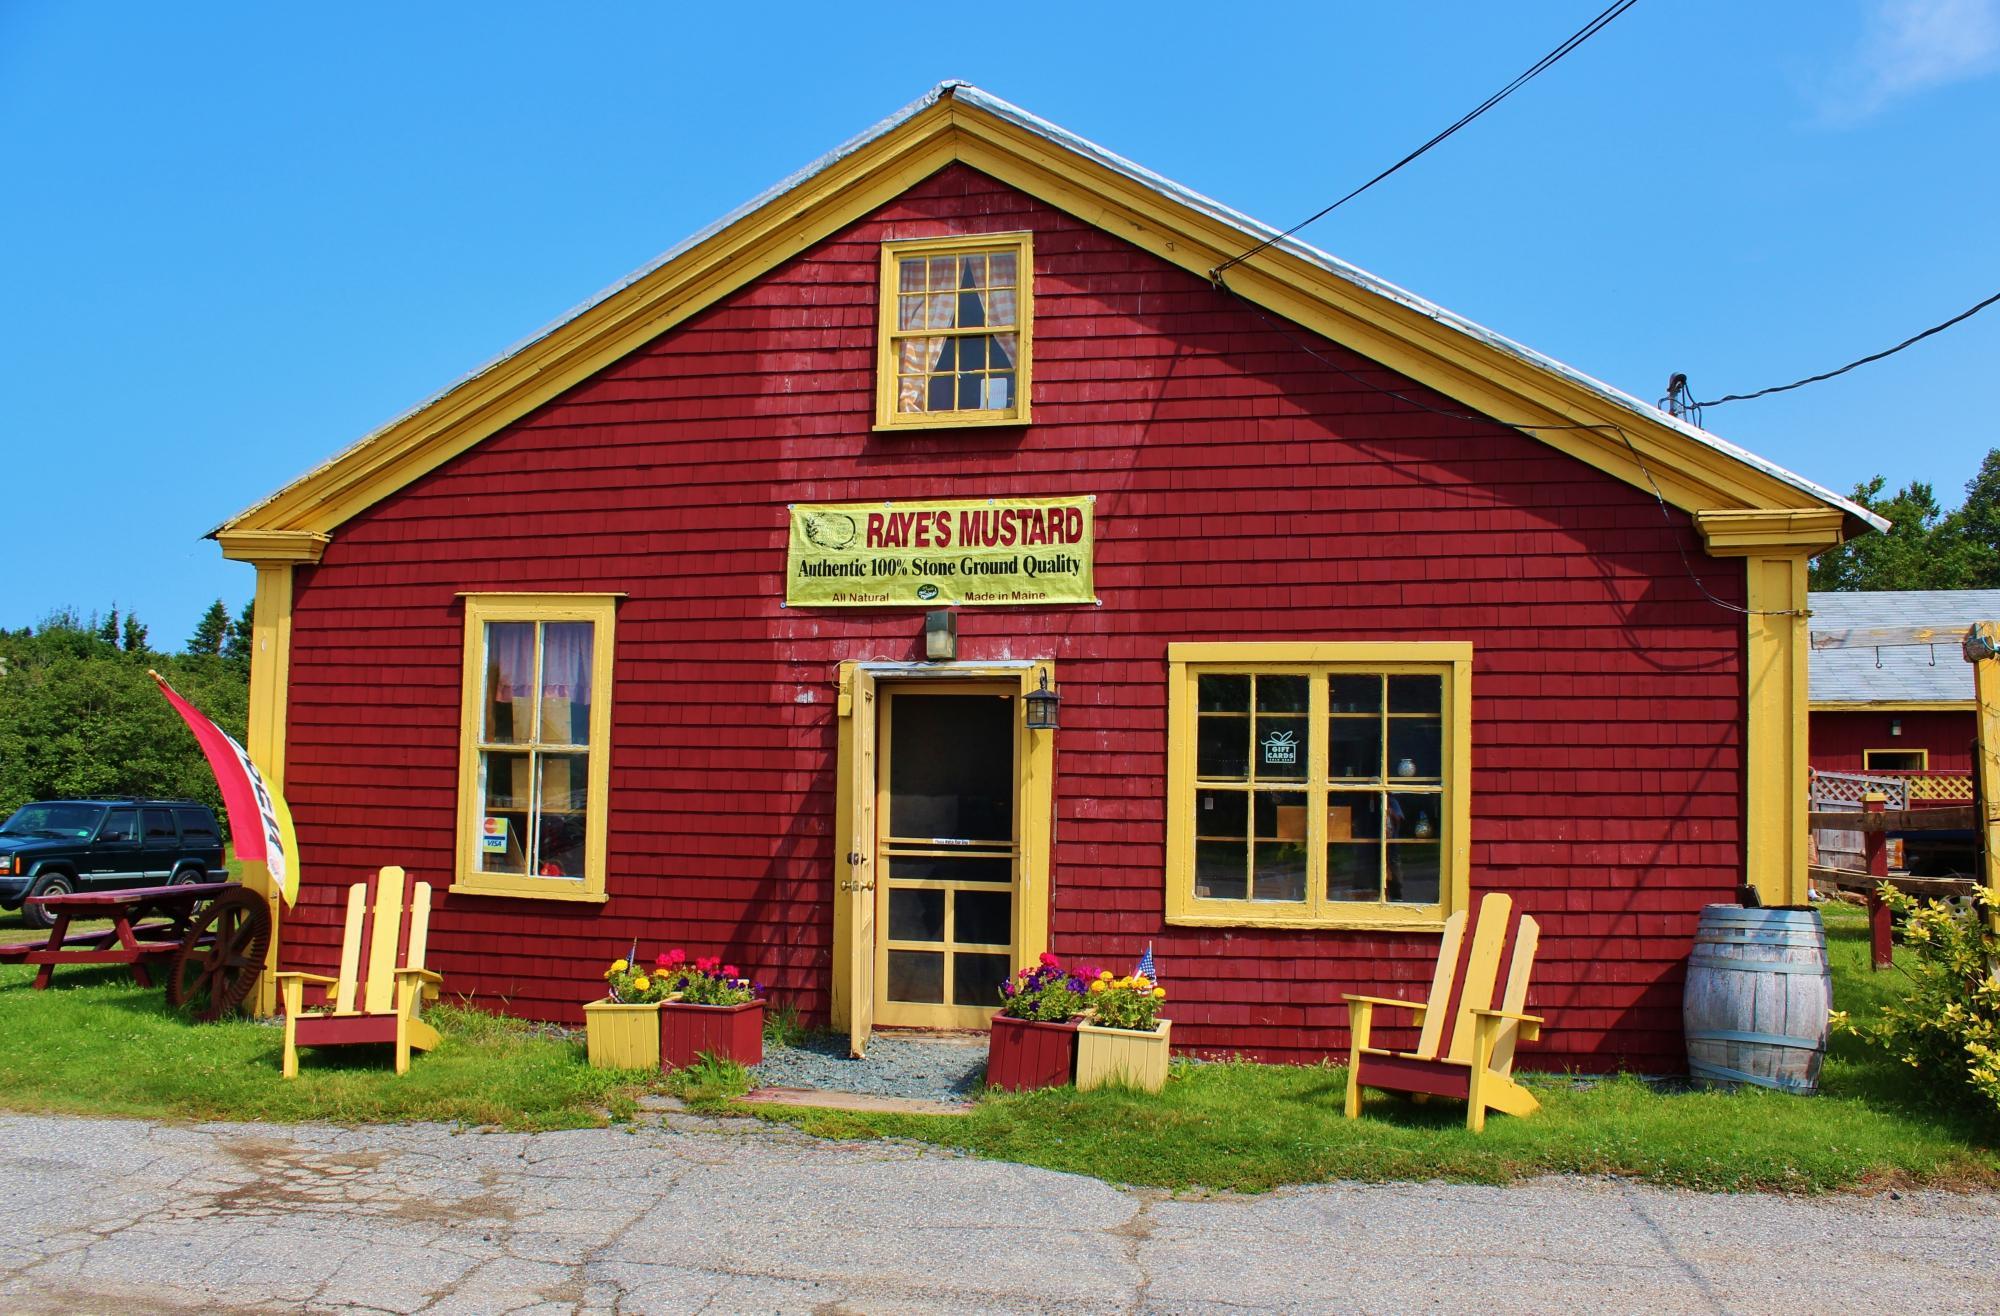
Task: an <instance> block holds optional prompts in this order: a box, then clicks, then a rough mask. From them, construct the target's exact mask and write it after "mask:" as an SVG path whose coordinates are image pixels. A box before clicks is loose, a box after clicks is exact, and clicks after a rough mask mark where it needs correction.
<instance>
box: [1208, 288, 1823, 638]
mask: <svg viewBox="0 0 2000 1316" xmlns="http://www.w3.org/2000/svg"><path fill="white" fill-rule="evenodd" d="M1220 286H1221V288H1222V291H1224V292H1226V293H1228V294H1229V295H1230V296H1232V297H1235V298H1237V299H1238V300H1240V301H1241V302H1242V303H1243V304H1244V305H1245V306H1247V307H1249V308H1250V311H1251V313H1252V314H1253V315H1255V316H1256V317H1257V318H1258V319H1259V320H1262V321H1263V322H1264V323H1265V324H1266V325H1267V326H1269V327H1270V328H1271V329H1273V330H1275V331H1277V333H1279V334H1280V335H1281V336H1283V337H1284V339H1285V340H1286V341H1287V342H1289V343H1290V344H1291V345H1292V346H1293V347H1296V348H1297V349H1298V350H1299V351H1301V352H1304V353H1305V354H1306V355H1307V356H1309V357H1311V358H1312V359H1313V360H1315V361H1317V362H1319V363H1320V364H1321V365H1323V366H1325V367H1326V368H1327V369H1328V370H1331V371H1333V372H1334V373H1336V374H1339V375H1342V376H1345V377H1346V378H1348V379H1350V380H1353V381H1354V382H1355V383H1357V384H1359V385H1361V386H1362V387H1363V388H1366V389H1369V390H1371V391H1373V392H1376V393H1380V394H1382V395H1383V396H1385V397H1391V398H1394V399H1396V400H1397V401H1398V402H1403V403H1406V404H1408V405H1410V406H1412V407H1415V408H1417V409H1418V410H1419V411H1427V412H1429V413H1430V414H1431V415H1433V416H1442V417H1444V418H1445V419H1447V420H1457V421H1464V422H1467V423H1470V424H1476V425H1500V426H1504V427H1505V428H1507V429H1515V430H1528V431H1534V430H1547V431H1551V432H1556V431H1590V432H1593V433H1598V434H1615V435H1617V436H1618V440H1619V442H1620V443H1622V444H1623V445H1624V447H1625V451H1626V453H1627V454H1629V455H1630V456H1631V458H1632V463H1633V465H1635V466H1637V467H1638V468H1639V473H1640V474H1641V475H1643V476H1645V477H1646V484H1647V486H1648V487H1649V488H1650V489H1651V490H1652V494H1653V500H1654V501H1655V502H1656V503H1658V504H1659V507H1660V519H1661V520H1662V521H1663V522H1664V523H1665V525H1666V530H1667V537H1668V538H1669V539H1671V540H1672V541H1673V545H1674V551H1675V552H1676V553H1678V554H1679V555H1680V560H1681V569H1682V570H1683V571H1684V572H1686V573H1687V578H1688V579H1689V580H1690V581H1692V582H1694V587H1695V588H1696V589H1697V590H1699V591H1701V595H1702V597H1703V598H1705V599H1707V600H1708V601H1709V602H1710V603H1712V604H1714V605H1715V606H1716V607H1718V608H1723V609H1726V610H1727V611H1730V612H1734V613H1738V614H1740V615H1742V616H1745V617H1806V616H1808V615H1810V614H1809V613H1808V612H1807V611H1806V609H1804V608H1750V607H1745V606H1744V605H1743V604H1740V603H1734V602H1731V601H1730V600H1728V599H1725V598H1722V597H1720V596H1719V595H1717V594H1716V593H1715V591H1714V590H1711V589H1710V588H1709V587H1708V582H1707V581H1705V580H1703V579H1702V578H1701V573H1700V572H1699V571H1697V570H1695V565H1694V560H1693V559H1692V558H1690V557H1689V556H1688V551H1687V544H1686V542H1685V541H1684V540H1683V538H1682V536H1681V530H1680V527H1679V526H1678V525H1677V524H1675V522H1674V514H1673V509H1672V508H1671V507H1669V506H1668V505H1667V496H1666V494H1665V492H1663V491H1662V490H1661V488H1660V482H1659V481H1658V480H1656V479H1654V478H1653V472H1652V470H1651V468H1649V467H1648V466H1647V465H1646V459H1645V458H1644V457H1642V456H1640V455H1639V448H1638V445H1637V444H1635V443H1633V442H1632V436H1631V435H1630V434H1627V433H1626V432H1625V428H1624V426H1622V425H1613V424H1611V423H1610V422H1608V421H1607V422H1603V423H1596V424H1574V425H1550V424H1542V423H1537V422H1532V421H1513V420H1501V419H1500V418H1498V417H1495V416H1482V415H1477V414H1475V413H1472V412H1465V411H1451V410H1447V409H1446V408H1443V407H1434V406H1432V405H1431V404H1430V403H1428V402H1425V401H1424V400H1423V399H1421V398H1414V397H1411V396H1409V395H1408V394H1407V393H1402V392H1398V391H1397V390H1396V389H1393V388H1389V387H1387V386H1385V385H1382V384H1378V383H1376V382H1375V381H1374V380H1372V379H1369V378H1368V377H1367V376H1366V375H1363V374H1360V373H1358V372H1356V371H1353V370H1349V369H1348V368H1347V367H1346V366H1343V365H1341V364H1340V363H1339V362H1337V361H1333V360H1330V359H1328V358H1327V357H1326V356H1325V355H1324V354H1322V353H1321V352H1319V351H1317V350H1315V349H1314V348H1313V346H1312V344H1311V343H1308V342H1306V341H1305V340H1304V339H1303V338H1300V337H1299V336H1298V335H1297V334H1296V333H1294V332H1293V331H1292V328H1291V326H1290V325H1289V324H1287V323H1286V322H1284V321H1281V320H1278V319H1274V318H1273V317H1272V316H1270V315H1268V314H1267V313H1266V312H1265V310H1264V308H1263V307H1261V306H1259V305H1258V304H1257V303H1255V302H1253V301H1251V300H1250V299H1249V298H1247V297H1244V296H1243V294H1241V293H1239V292H1236V291H1235V290H1234V289H1232V288H1229V287H1228V286H1227V285H1220Z"/></svg>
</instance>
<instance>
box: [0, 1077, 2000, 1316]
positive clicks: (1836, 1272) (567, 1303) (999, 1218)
mask: <svg viewBox="0 0 2000 1316" xmlns="http://www.w3.org/2000/svg"><path fill="white" fill-rule="evenodd" d="M1996 1217H2000V1198H1996V1197H1994V1196H1987V1195H1982V1196H1963V1197H1961V1196H1955V1195H1952V1194H1949V1193H1930V1192H1926V1193H1903V1194H1901V1195H1900V1196H1897V1195H1892V1194H1890V1193H1886V1192H1885V1193H1877V1194H1872V1195H1866V1196H1863V1195H1859V1194H1854V1195H1832V1196H1827V1197H1819V1198H1799V1197H1779V1196H1758V1195H1754V1194H1745V1195H1742V1196H1729V1195H1726V1194H1720V1193H1717V1194H1704V1193H1688V1192H1670V1191H1664V1190H1660V1189H1655V1188H1644V1187H1640V1186H1638V1185H1635V1184H1629V1183H1620V1182H1617V1181H1614V1180H1605V1179H1577V1178H1557V1179H1543V1180H1538V1181H1535V1182H1533V1183H1527V1184H1522V1185H1519V1186H1517V1187H1513V1188H1483V1187H1471V1186H1459V1185H1448V1184H1434V1183H1432V1184H1341V1183H1336V1184H1322V1185H1317V1186H1314V1187H1309V1188H1289V1189H1284V1190H1282V1191H1279V1192H1274V1193H1267V1194H1264V1195H1263V1196H1259V1197H1232V1196H1228V1195H1217V1196H1212V1197H1187V1198H1174V1197H1171V1196H1168V1195H1166V1194H1163V1193H1157V1192H1133V1191H1126V1190H1122V1189H1119V1188H1115V1187H1113V1186H1111V1185H1109V1184H1104V1183H1100V1182H1098V1181H1097V1180H1095V1179H1086V1178H1082V1177H1080V1176H1077V1175H1069V1174H1056V1173H1053V1172H1051V1171H1048V1170H1037V1169H1033V1168H1031V1167H1028V1166H1022V1165H1009V1164H1006V1163H1003V1162H999V1161H985V1160H979V1159H976V1158H973V1157H965V1156H954V1155H951V1154H949V1153H945V1152H941V1151H939V1150H937V1149H935V1148H928V1147H914V1146H908V1145H904V1144H898V1143H884V1142H866V1141H861V1142H830V1141H819V1140H817V1139H813V1138H809V1137H806V1136H805V1135H803V1134H801V1133H799V1132H797V1131H796V1130H793V1129H786V1128H778V1127H773V1126H770V1125H766V1124H763V1123H761V1122H758V1121H748V1120H711V1119H703V1118H699V1117H693V1116H686V1115H678V1114H677V1115H670V1116H668V1117H667V1118H666V1119H664V1120H662V1121H660V1122H658V1123H653V1122H648V1123H645V1124H642V1125H633V1126H628V1127H626V1128H609V1129H583V1130H579V1131H576V1132H571V1133H543V1134H478V1133H465V1132H460V1131H458V1130H454V1129H451V1128H447V1127H443V1126H440V1125H435V1124H405V1125H378V1126H375V1127H369V1128H356V1129H344V1128H335V1127H332V1126H330V1125H323V1124H321V1125H311V1124H308V1125H297V1126H278V1125H255V1124H201V1125H189V1124H154V1123H149V1122H146V1121H140V1120H85V1119H66V1118H55V1117H42V1116H20V1115H9V1116H0V1236H4V1237H5V1238H6V1239H7V1248H6V1251H5V1254H4V1255H0V1311H5V1312H7V1313H9V1316H12V1314H13V1313H25V1314H29V1316H42V1314H44V1313H45V1314H47V1316H57V1314H58V1313H60V1316H69V1314H70V1313H74V1312H108V1311H144V1312H204V1313H206V1312H232V1313H248V1312H267V1311H299V1312H305V1313H328V1312H369V1313H374V1314H375V1316H380V1313H383V1312H411V1313H415V1312H423V1313H426V1314H427V1316H487V1314H488V1313H497V1312H507V1313H514V1314H515V1316H582V1314H583V1313H591V1314H592V1316H596V1314H598V1313H602V1314H603V1316H613V1313H616V1314H617V1316H647V1313H653V1312H659V1313H675V1314H681V1313H689V1312H705V1313H728V1312H785V1313H790V1312H796V1313H799V1314H800V1316H810V1314H811V1313H830V1312H868V1313H897V1312H907V1313H926V1314H928V1313H933V1312H946V1313H958V1312H994V1313H1034V1312H1049V1313H1062V1314H1063V1316H1095V1314H1096V1313H1099V1312H1103V1313H1107V1314H1109V1313H1124V1314H1126V1316H1152V1314H1153V1313H1160V1314H1161V1316H1169V1314H1173V1313H1181V1312H1246V1311H1287V1312H1290V1311H1297V1312H1326V1311H1340V1312H1399V1313H1400V1312H1431V1311H1440V1312H1465V1311H1477V1312H1482V1313H1486V1312H1492V1313H1511V1312H1549V1311H1573V1312H1575V1311H1580V1312H1616V1313H1624V1312H1744V1313H1752V1312H1773V1313H1787V1314H1788V1316H1789V1313H1795V1312H1812V1313H1815V1316H1822V1314H1825V1316H1831V1314H1833V1313H1846V1312H1855V1313H1866V1314H1867V1316H1880V1313H1883V1312H1904V1311H1910V1312H1924V1313H1927V1314H1928V1313H1942V1312H1978V1313H1991V1312H1994V1311H2000V1240H1997V1239H1996V1236H1995V1232H1994V1227H1993V1221H1994V1220H1995V1218H1996Z"/></svg>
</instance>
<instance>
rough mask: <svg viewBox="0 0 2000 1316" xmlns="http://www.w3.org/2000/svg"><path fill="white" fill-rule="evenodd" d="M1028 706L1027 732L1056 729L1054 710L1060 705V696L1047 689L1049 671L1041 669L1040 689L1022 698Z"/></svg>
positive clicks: (1031, 691) (1029, 692)
mask: <svg viewBox="0 0 2000 1316" xmlns="http://www.w3.org/2000/svg"><path fill="white" fill-rule="evenodd" d="M1022 700H1023V702H1024V703H1026V704H1027V706H1028V730H1030V731H1054V730H1055V729H1056V709H1057V708H1058V707H1060V706H1061V704H1062V696H1061V695H1059V694H1057V693H1056V692H1055V691H1053V690H1051V689H1049V669H1048V668H1046V667H1044V668H1043V669H1042V688H1041V689H1039V690H1030V691H1028V693H1027V694H1025V695H1023V696H1022Z"/></svg>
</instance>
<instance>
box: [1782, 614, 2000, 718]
mask: <svg viewBox="0 0 2000 1316" xmlns="http://www.w3.org/2000/svg"><path fill="white" fill-rule="evenodd" d="M1806 607H1807V608H1808V609H1810V610H1811V612H1812V619H1811V621H1810V622H1809V623H1808V625H1809V626H1810V627H1811V629H1813V630H1815V631H1845V630H1865V629H1876V628H1883V627H1919V626H1936V627H1939V628H1941V629H1950V630H1963V629H1964V628H1965V627H1967V626H1970V625H1971V624H1972V623H1973V622H1976V621H1994V620H2000V589H1908V590H1877V591H1873V592H1870V593H1847V592H1832V591H1815V592H1814V593H1811V594H1808V595H1807V596H1806ZM1807 662H1808V664H1809V665H1810V667H1809V670H1810V678H1809V681H1808V689H1809V692H1810V696H1809V697H1810V699H1811V702H1813V703H1815V704H1819V703H1829V702H1840V703H1850V702H1855V703H1858V702H1863V701H1893V702H1897V703H1945V702H1953V701H1960V702H1963V703H1965V704H1966V705H1967V706H1968V707H1970V706H1971V704H1972V700H1973V694H1972V665H1971V664H1970V663H1968V662H1966V661H1965V659H1964V658H1963V657H1962V656H1961V655H1960V654H1959V651H1958V645H1957V644H1956V643H1941V644H1937V645H1895V646H1886V647H1883V648H1880V649H1815V650H1813V652H1812V656H1811V657H1810V658H1808V659H1807Z"/></svg>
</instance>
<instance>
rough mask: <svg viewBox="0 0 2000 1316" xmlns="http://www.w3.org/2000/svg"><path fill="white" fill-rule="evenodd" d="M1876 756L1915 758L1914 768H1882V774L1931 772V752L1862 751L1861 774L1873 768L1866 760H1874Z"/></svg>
mask: <svg viewBox="0 0 2000 1316" xmlns="http://www.w3.org/2000/svg"><path fill="white" fill-rule="evenodd" d="M1877 754H1915V755H1916V756H1917V759H1918V763H1917V766H1916V767H1914V768H1884V769H1882V770H1883V771H1884V772H1929V771H1930V770H1931V752H1930V751H1929V750H1927V749H1864V750H1862V751H1861V770H1862V771H1863V772H1867V771H1869V770H1870V769H1872V768H1873V767H1874V766H1875V765H1874V764H1873V763H1870V762H1869V761H1868V760H1870V759H1872V758H1874V757H1875V756H1876V755H1877Z"/></svg>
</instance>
